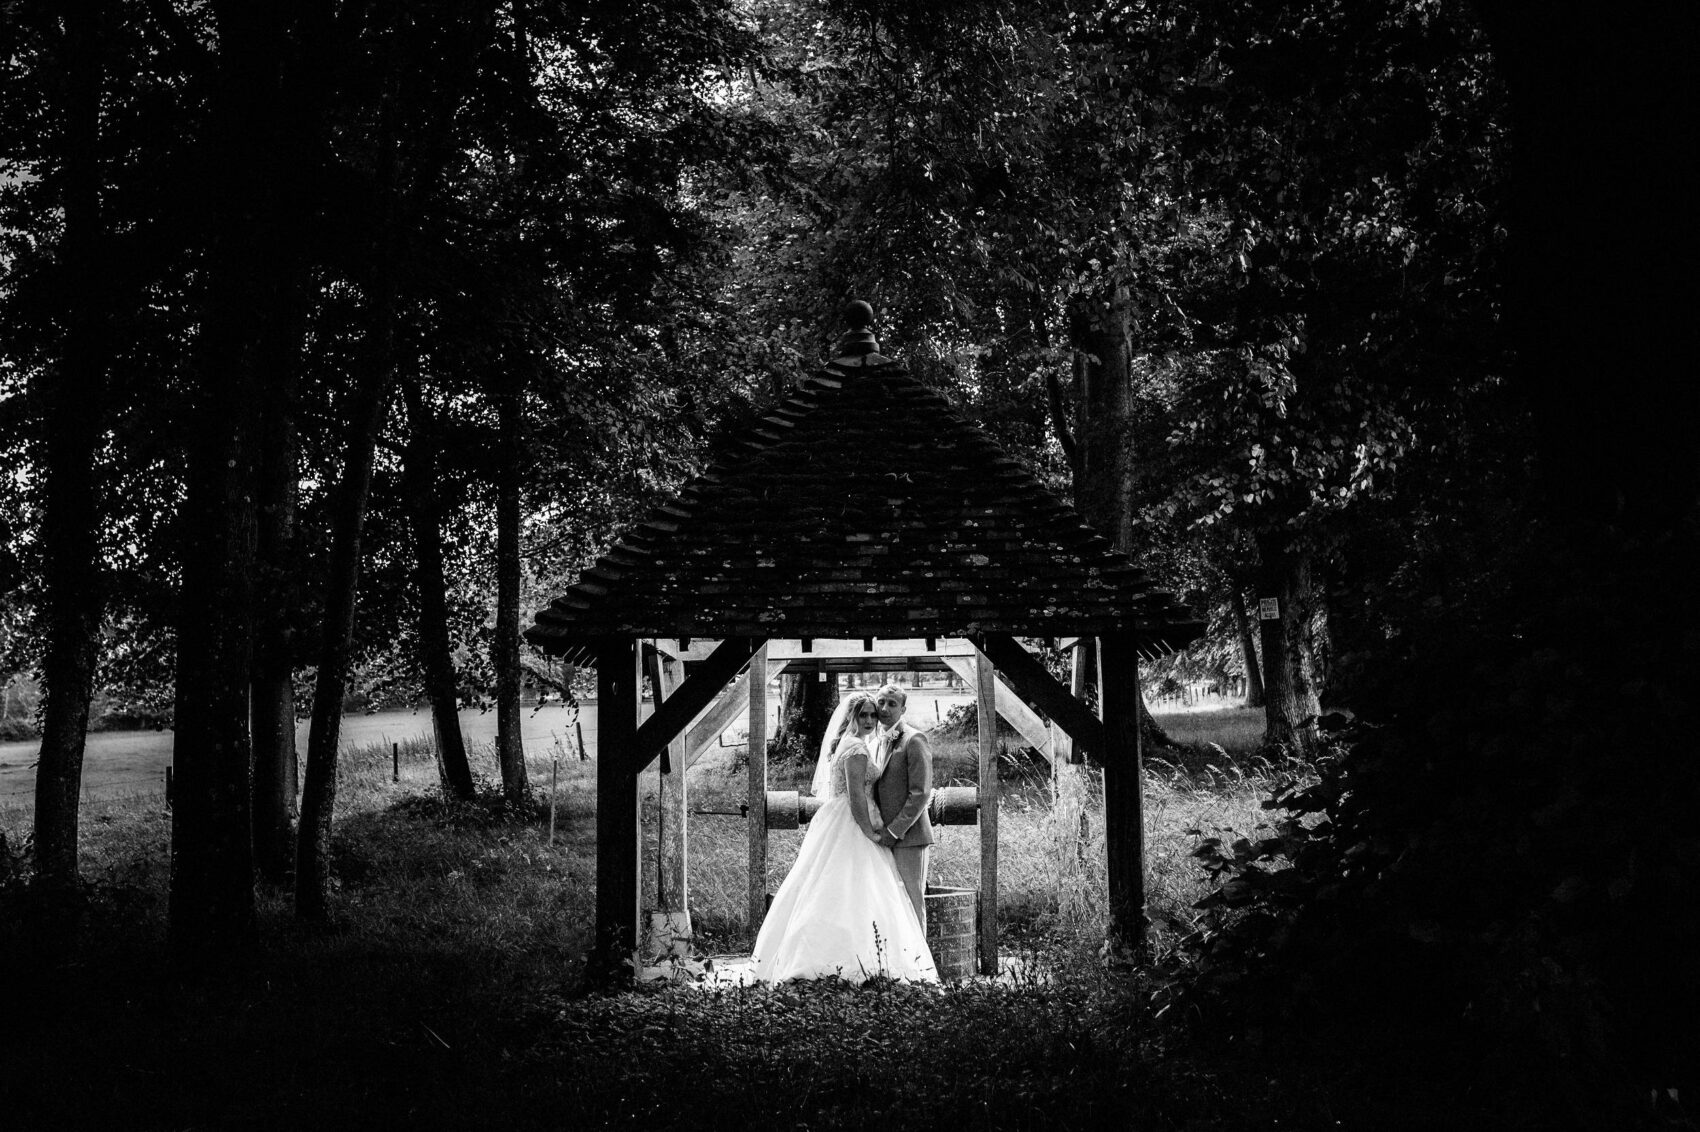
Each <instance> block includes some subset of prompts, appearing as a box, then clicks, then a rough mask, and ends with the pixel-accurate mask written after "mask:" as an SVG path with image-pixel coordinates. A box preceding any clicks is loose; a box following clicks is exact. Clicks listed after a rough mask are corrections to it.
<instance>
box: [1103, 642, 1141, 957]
mask: <svg viewBox="0 0 1700 1132" xmlns="http://www.w3.org/2000/svg"><path fill="white" fill-rule="evenodd" d="M1134 639H1135V638H1134V636H1133V634H1132V633H1107V634H1105V635H1104V636H1102V637H1100V638H1099V639H1098V697H1099V703H1100V704H1101V705H1102V709H1103V713H1104V731H1105V734H1106V736H1107V738H1108V740H1109V749H1108V750H1106V751H1105V752H1104V753H1103V760H1102V761H1103V764H1104V852H1105V857H1106V858H1107V860H1106V866H1107V871H1108V874H1109V877H1108V879H1109V889H1110V923H1109V934H1110V942H1111V946H1112V947H1121V948H1129V949H1132V950H1133V951H1135V952H1138V951H1140V950H1141V949H1142V948H1143V947H1144V944H1145V931H1146V926H1147V921H1146V917H1145V798H1144V795H1145V784H1144V767H1143V765H1142V761H1141V751H1140V745H1139V744H1140V736H1139V653H1138V652H1137V651H1136V650H1135V647H1134Z"/></svg>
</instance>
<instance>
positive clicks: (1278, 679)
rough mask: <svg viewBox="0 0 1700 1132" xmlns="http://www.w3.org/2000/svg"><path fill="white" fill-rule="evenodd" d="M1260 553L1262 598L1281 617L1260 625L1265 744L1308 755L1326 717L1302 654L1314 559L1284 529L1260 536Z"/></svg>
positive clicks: (1260, 592) (1261, 620) (1259, 587)
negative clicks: (1274, 604)
mask: <svg viewBox="0 0 1700 1132" xmlns="http://www.w3.org/2000/svg"><path fill="white" fill-rule="evenodd" d="M1257 550H1258V555H1259V558H1260V560H1261V562H1260V567H1259V575H1258V577H1259V584H1258V596H1259V597H1260V598H1274V599H1275V601H1276V602H1277V604H1278V607H1279V612H1280V616H1279V617H1273V618H1269V619H1267V620H1263V619H1260V620H1259V621H1258V624H1259V626H1260V627H1261V629H1262V636H1263V688H1264V694H1265V696H1266V701H1265V703H1264V717H1265V719H1266V721H1267V722H1266V724H1265V727H1264V741H1265V742H1266V743H1280V744H1285V745H1287V746H1290V747H1293V748H1295V749H1296V750H1298V751H1300V752H1306V753H1308V752H1310V751H1311V750H1313V749H1314V748H1315V745H1316V738H1317V731H1316V717H1317V716H1318V715H1319V714H1320V713H1321V707H1320V706H1319V704H1318V702H1317V698H1316V691H1315V688H1314V687H1313V686H1312V684H1311V682H1310V678H1309V676H1308V675H1307V674H1306V672H1305V665H1304V662H1303V657H1302V655H1301V636H1302V634H1303V633H1304V615H1305V610H1306V609H1307V608H1308V607H1309V600H1308V595H1309V590H1310V555H1309V553H1308V552H1307V551H1305V550H1303V549H1302V548H1299V547H1294V546H1291V545H1290V544H1289V539H1288V535H1287V534H1286V533H1285V532H1283V531H1274V532H1265V533H1261V534H1259V535H1258V536H1257Z"/></svg>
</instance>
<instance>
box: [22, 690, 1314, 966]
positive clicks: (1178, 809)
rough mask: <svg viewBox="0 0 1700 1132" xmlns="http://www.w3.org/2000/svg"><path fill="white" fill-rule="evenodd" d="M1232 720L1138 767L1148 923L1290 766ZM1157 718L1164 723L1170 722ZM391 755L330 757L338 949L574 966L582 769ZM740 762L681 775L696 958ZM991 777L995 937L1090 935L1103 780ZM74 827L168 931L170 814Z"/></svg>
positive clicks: (785, 768) (588, 873) (742, 848)
mask: <svg viewBox="0 0 1700 1132" xmlns="http://www.w3.org/2000/svg"><path fill="white" fill-rule="evenodd" d="M1239 714H1240V713H1230V712H1214V713H1195V714H1193V715H1191V716H1189V717H1188V719H1187V722H1188V723H1189V724H1190V725H1191V728H1192V730H1191V731H1190V732H1189V733H1191V734H1197V735H1201V736H1204V735H1209V736H1213V738H1211V739H1210V740H1208V741H1210V742H1217V746H1216V748H1215V749H1214V750H1212V749H1210V748H1208V747H1202V748H1198V749H1197V750H1195V752H1194V753H1193V754H1191V755H1189V756H1188V757H1187V758H1186V759H1184V760H1182V762H1184V763H1186V764H1188V765H1180V764H1178V763H1177V764H1171V763H1166V762H1162V761H1160V760H1155V759H1153V760H1150V761H1149V762H1148V764H1147V775H1146V783H1145V797H1146V803H1145V836H1146V855H1147V869H1148V875H1147V884H1148V890H1147V895H1148V906H1149V910H1150V913H1151V915H1152V917H1153V919H1154V920H1155V921H1156V923H1157V924H1158V927H1159V929H1160V930H1178V929H1185V928H1186V927H1188V926H1189V925H1190V924H1191V923H1192V920H1193V914H1192V911H1191V905H1192V904H1193V902H1194V901H1196V900H1197V899H1198V898H1199V897H1201V896H1203V895H1204V894H1205V893H1206V892H1208V891H1209V879H1208V877H1207V876H1206V874H1205V873H1204V871H1203V869H1202V868H1201V867H1200V866H1199V864H1198V863H1197V862H1196V861H1195V860H1194V859H1193V857H1192V856H1191V853H1192V850H1193V849H1194V848H1195V847H1196V845H1197V843H1198V840H1199V839H1200V837H1201V836H1222V835H1224V834H1225V833H1227V832H1230V831H1231V832H1232V833H1233V834H1234V835H1236V836H1237V835H1248V836H1251V835H1255V833H1256V831H1258V830H1259V828H1260V827H1261V826H1262V825H1263V823H1264V820H1265V819H1264V815H1263V811H1262V810H1261V808H1260V805H1259V803H1260V801H1261V799H1262V798H1263V797H1264V796H1266V795H1267V794H1268V792H1269V791H1270V790H1271V789H1272V787H1273V786H1274V784H1275V783H1276V781H1277V780H1279V779H1280V778H1281V777H1282V776H1283V775H1287V774H1290V773H1293V768H1291V767H1278V766H1275V765H1273V764H1270V763H1268V762H1266V761H1263V760H1262V759H1261V758H1259V757H1255V756H1253V757H1245V756H1243V755H1242V756H1238V757H1235V755H1234V754H1233V749H1232V748H1229V747H1228V743H1227V742H1220V740H1223V739H1226V740H1228V741H1229V742H1233V743H1234V744H1235V747H1239V746H1240V743H1239V739H1240V736H1239V733H1240V732H1241V731H1244V730H1245V729H1246V723H1245V721H1244V720H1243V719H1241V718H1239ZM1164 722H1165V723H1166V724H1172V722H1173V717H1171V718H1169V719H1165V720H1164ZM1212 723H1214V724H1215V728H1214V730H1211V727H1210V725H1211V724H1212ZM1171 734H1173V730H1171ZM397 753H398V752H397V751H396V750H395V749H394V748H392V745H391V744H387V743H383V744H374V745H371V746H368V747H364V748H359V749H353V750H349V751H347V752H344V754H343V755H342V758H341V762H340V774H339V780H340V785H339V792H338V798H337V806H338V813H337V822H336V827H335V835H334V838H333V861H332V864H333V872H334V874H335V877H336V884H337V886H338V888H337V900H336V908H337V920H338V939H339V940H340V941H341V942H340V945H339V946H343V947H348V946H361V947H369V948H374V949H380V950H386V949H387V950H392V951H394V952H396V953H404V952H407V951H409V950H410V949H417V948H419V947H425V948H426V949H427V950H431V951H437V950H440V949H459V950H461V951H463V952H466V953H468V954H491V953H495V952H501V953H504V954H507V955H509V956H510V957H515V956H523V957H534V958H535V960H536V964H535V971H536V973H537V974H539V975H540V976H541V975H547V976H548V977H550V978H561V977H566V978H571V977H572V976H573V975H574V974H575V973H576V972H577V971H578V969H579V965H580V963H581V962H582V957H583V953H584V951H585V949H586V944H587V942H588V934H587V933H588V925H589V923H590V920H591V918H592V908H593V904H594V890H595V884H594V880H595V867H596V865H595V861H596V845H595V834H594V831H595V809H596V797H595V772H594V764H593V763H591V762H581V761H579V760H578V759H576V758H561V757H560V756H563V755H566V753H567V752H566V749H565V748H562V749H561V750H557V751H546V752H543V753H542V754H541V755H534V756H533V757H532V758H531V759H530V760H529V767H528V769H529V773H530V776H531V782H532V786H533V792H534V795H535V796H536V798H537V805H536V807H535V808H534V809H533V810H532V811H531V812H530V813H528V814H526V815H523V817H524V819H525V820H518V821H516V820H513V819H514V817H515V815H511V814H508V813H506V812H505V811H504V810H503V809H502V807H501V806H500V805H499V791H498V790H497V789H496V787H495V785H494V780H495V779H496V778H497V776H498V772H497V763H496V758H495V753H494V750H493V748H492V747H491V746H490V745H488V744H482V745H475V746H474V747H473V748H472V750H471V751H470V752H469V757H470V758H471V760H472V763H473V768H474V774H475V777H476V778H477V779H478V780H479V782H480V783H481V786H482V794H481V797H482V798H483V801H481V802H480V803H478V804H473V805H467V804H451V803H447V802H444V801H443V800H442V799H441V795H440V790H439V768H438V765H437V759H436V751H435V748H434V746H433V745H432V744H431V743H430V742H429V741H427V740H416V741H411V742H408V743H404V744H401V745H400V748H399V768H400V774H399V781H396V780H395V778H396V775H395V767H396V766H397V765H398V763H397V761H394V760H395V756H396V754H397ZM557 758H559V762H558V763H557V762H554V761H553V760H555V759H557ZM744 758H745V756H744V752H743V750H742V748H737V747H731V748H714V749H712V750H711V751H710V752H709V753H708V754H707V755H706V756H705V757H703V758H702V759H701V760H699V762H698V763H697V764H696V765H695V766H693V767H692V768H691V770H690V772H689V777H688V783H689V791H690V804H689V805H690V809H691V810H692V811H693V812H692V813H691V814H690V816H689V823H690V824H689V833H688V845H689V853H690V876H689V885H690V906H691V910H692V918H693V924H694V927H695V929H696V931H697V934H698V941H697V943H698V946H699V948H700V949H701V950H703V951H707V952H742V951H747V950H748V948H749V946H750V944H751V943H752V942H753V940H752V938H751V933H750V931H749V928H748V925H747V922H746V902H747V899H748V897H747V891H748V889H747V880H746V877H747V861H748V835H747V831H746V829H747V827H746V823H745V821H744V819H743V818H742V816H741V815H740V814H739V810H740V807H741V806H742V805H743V804H744V801H745V794H746V782H745V777H744V775H745V762H744ZM554 767H558V771H559V774H558V778H557V779H556V789H555V792H554V795H553V804H554V807H555V810H556V835H555V839H554V842H553V844H551V843H550V842H549V840H548V834H547V829H548V825H547V812H548V807H549V806H550V804H551V795H550V793H549V785H550V781H551V777H550V776H551V769H552V768H554ZM811 769H812V766H811V764H810V763H809V762H807V761H803V760H799V759H794V758H783V757H781V758H776V759H775V760H774V761H773V762H772V763H770V766H769V786H770V788H772V789H795V788H798V787H799V786H803V785H805V784H806V783H807V780H808V777H809V774H810V772H811ZM935 771H936V775H935V777H936V779H937V781H938V782H939V783H940V784H941V785H974V784H975V783H976V780H977V777H978V758H977V753H976V749H975V745H974V743H973V742H972V741H971V740H964V739H954V738H951V737H948V736H946V735H942V734H940V735H938V736H936V742H935ZM999 773H1000V778H1001V780H1002V790H1001V794H1002V797H1001V800H1000V806H999V823H998V828H999V837H998V904H999V909H1000V922H1001V924H1002V927H1003V931H1004V933H1005V935H1006V936H1007V937H1008V938H1009V939H1010V940H1011V941H1012V944H1015V945H1022V946H1026V945H1039V944H1044V943H1055V942H1058V941H1061V940H1065V939H1071V938H1072V939H1088V940H1089V939H1091V938H1093V937H1100V938H1101V935H1102V928H1103V909H1104V908H1105V903H1106V901H1105V893H1106V879H1105V874H1104V863H1103V862H1104V821H1103V783H1102V776H1101V775H1100V774H1099V773H1098V772H1096V771H1094V770H1091V769H1090V768H1086V767H1074V768H1065V770H1064V772H1063V776H1062V777H1060V778H1054V777H1053V776H1052V774H1051V771H1050V768H1049V767H1048V766H1047V765H1046V764H1045V763H1044V762H1043V761H1042V760H1039V761H1037V762H1034V761H1031V760H1030V759H1029V758H1024V757H1022V756H1021V755H1020V754H1018V753H1005V754H1004V755H1003V756H1002V757H1001V758H1000V771H999ZM657 785H658V783H657V777H656V771H655V770H654V769H653V768H652V769H651V770H650V771H649V772H647V774H646V775H645V777H644V778H643V780H642V781H641V782H640V802H641V805H642V823H641V827H642V832H643V838H644V840H643V848H642V854H643V856H642V870H641V872H640V882H641V888H642V890H643V892H644V893H646V894H652V893H653V892H654V886H655V875H656V874H655V868H656V855H655V839H656V818H657V812H658V807H657V803H656V793H657ZM1059 791H1060V792H1059ZM1070 791H1073V792H1074V795H1077V796H1074V797H1071V796H1070ZM704 811H707V812H704ZM29 820H30V815H29V811H28V809H27V808H26V807H23V806H10V807H0V830H4V831H5V832H6V835H7V840H8V843H9V844H11V845H12V846H13V847H14V849H15V848H16V847H17V846H18V845H19V844H20V843H21V842H22V841H23V839H24V835H25V834H26V833H27V831H28V828H29ZM1194 831H1197V832H1194ZM806 832H807V827H806V826H805V827H804V828H803V829H801V830H796V831H784V830H774V831H770V832H769V836H768V876H767V884H768V890H769V891H773V890H774V889H776V888H777V887H778V885H779V883H780V882H781V881H782V880H783V879H784V877H785V874H786V873H787V871H788V870H789V869H790V867H791V864H792V862H793V861H794V860H795V858H796V854H797V850H798V848H799V847H800V845H801V844H802V839H803V837H804V836H805V835H806ZM936 832H937V844H936V846H935V849H934V854H933V865H932V877H933V880H934V882H935V883H937V884H941V885H949V886H956V887H963V888H978V887H979V886H980V833H979V830H978V828H977V827H974V826H943V827H939V828H938V829H937V831H936ZM81 840H82V855H83V871H84V874H85V876H86V877H88V878H89V879H90V880H91V881H94V882H96V883H97V884H100V885H103V886H106V887H107V888H108V889H110V890H113V891H117V890H123V891H126V892H129V893H131V894H133V897H132V898H133V899H134V900H135V901H137V902H139V904H140V905H142V906H144V907H145V908H146V915H147V918H148V919H149V921H150V922H153V923H154V924H155V925H156V926H158V927H161V928H162V926H163V909H164V907H165V899H164V897H165V885H166V879H167V872H168V847H169V841H170V815H169V812H168V811H166V810H165V809H164V808H163V807H162V805H161V804H160V802H159V799H158V798H157V797H154V798H147V797H137V798H131V799H116V800H111V801H102V802H94V803H89V804H87V805H85V807H84V819H83V823H82V839H81ZM652 902H653V901H652V900H647V899H646V901H645V903H646V904H648V903H652ZM260 911H261V916H262V919H263V920H266V921H268V922H271V923H273V924H275V925H276V932H275V933H274V934H276V936H277V937H278V938H293V939H294V940H295V941H296V942H297V943H298V944H301V945H302V946H306V945H307V941H308V939H309V937H310V936H311V935H312V932H311V930H310V929H298V928H297V927H296V926H295V925H294V924H293V921H292V919H291V916H290V899H289V894H288V893H287V892H285V891H269V890H266V891H262V893H261V897H260Z"/></svg>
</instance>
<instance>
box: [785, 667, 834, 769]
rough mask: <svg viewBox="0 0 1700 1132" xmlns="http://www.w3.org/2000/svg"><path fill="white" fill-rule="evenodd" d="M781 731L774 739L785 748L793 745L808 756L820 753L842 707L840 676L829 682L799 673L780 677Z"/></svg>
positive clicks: (827, 679) (818, 677)
mask: <svg viewBox="0 0 1700 1132" xmlns="http://www.w3.org/2000/svg"><path fill="white" fill-rule="evenodd" d="M779 682H780V693H779V732H778V734H777V735H776V736H775V737H774V738H775V740H776V741H777V743H778V744H779V745H780V746H781V747H784V746H786V745H788V744H789V745H793V746H795V747H796V749H797V750H799V751H801V752H802V753H803V754H805V755H811V756H812V755H814V754H815V753H817V752H818V751H819V750H820V741H821V740H822V739H823V738H825V737H826V725H827V723H828V721H830V720H831V719H832V713H833V711H834V709H836V708H837V707H838V676H837V674H836V673H831V672H829V673H827V674H826V679H825V680H822V679H821V678H820V676H819V675H818V674H816V673H813V672H798V673H795V674H793V675H785V676H781V677H780V678H779Z"/></svg>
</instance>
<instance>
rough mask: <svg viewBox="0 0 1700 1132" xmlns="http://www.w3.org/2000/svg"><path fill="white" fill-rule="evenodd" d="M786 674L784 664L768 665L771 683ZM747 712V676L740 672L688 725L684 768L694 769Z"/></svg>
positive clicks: (748, 690) (748, 687)
mask: <svg viewBox="0 0 1700 1132" xmlns="http://www.w3.org/2000/svg"><path fill="white" fill-rule="evenodd" d="M784 671H785V664H784V663H783V662H781V663H779V664H773V663H771V662H770V663H769V664H768V666H767V678H768V679H769V680H772V679H773V678H774V677H775V676H778V675H779V674H780V673H781V672H784ZM749 710H750V674H749V673H748V672H740V673H739V674H738V678H737V679H736V680H734V681H733V682H732V683H731V684H729V685H727V686H726V689H725V690H724V691H723V692H721V693H720V696H719V698H718V699H716V700H715V701H714V703H712V704H710V705H709V707H708V710H707V711H705V712H703V713H702V714H701V715H699V716H698V717H697V718H696V719H695V720H694V721H692V723H691V727H690V731H689V732H688V733H687V734H686V736H685V766H686V767H693V766H695V765H696V762H697V760H698V759H700V758H702V756H703V752H705V751H707V750H708V748H709V747H710V746H712V745H713V744H714V742H715V740H717V739H719V738H720V733H721V732H722V731H725V730H726V729H727V728H728V727H730V726H732V721H733V720H735V719H742V718H743V717H744V715H745V714H746V713H748V711H749Z"/></svg>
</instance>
